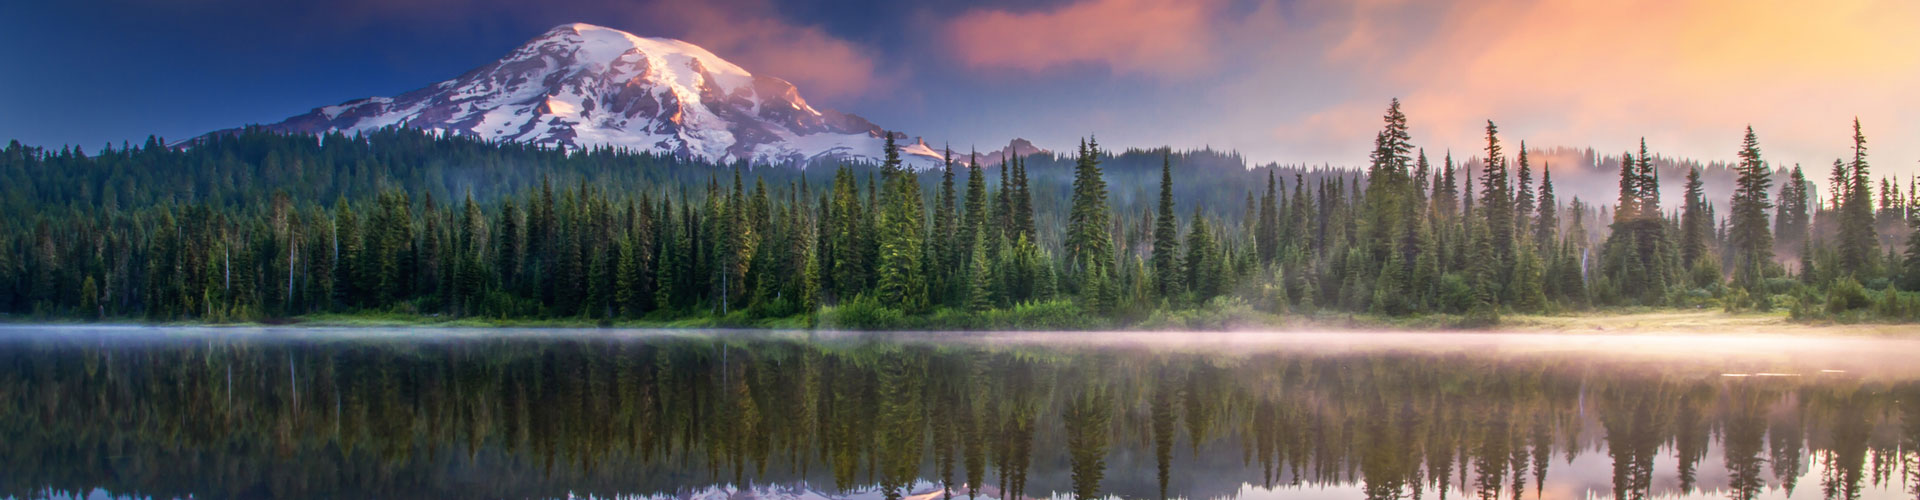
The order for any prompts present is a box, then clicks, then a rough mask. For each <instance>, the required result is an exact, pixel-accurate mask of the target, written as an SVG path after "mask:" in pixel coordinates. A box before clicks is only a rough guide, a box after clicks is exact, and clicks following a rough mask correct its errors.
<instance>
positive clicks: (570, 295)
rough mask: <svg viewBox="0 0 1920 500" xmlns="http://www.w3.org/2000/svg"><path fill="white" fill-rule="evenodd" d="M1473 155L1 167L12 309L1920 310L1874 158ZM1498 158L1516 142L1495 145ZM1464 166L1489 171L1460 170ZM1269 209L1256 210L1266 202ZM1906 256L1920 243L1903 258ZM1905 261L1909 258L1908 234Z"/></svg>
mask: <svg viewBox="0 0 1920 500" xmlns="http://www.w3.org/2000/svg"><path fill="white" fill-rule="evenodd" d="M1485 137H1486V143H1485V149H1484V150H1483V151H1479V152H1477V153H1476V155H1477V156H1478V157H1479V158H1482V159H1483V160H1480V161H1478V162H1468V161H1458V162H1456V161H1455V160H1454V158H1452V155H1451V154H1441V155H1437V157H1434V156H1430V154H1429V152H1426V151H1424V150H1422V149H1419V148H1418V147H1417V146H1416V143H1415V142H1414V137H1413V134H1412V132H1411V131H1410V130H1408V128H1407V126H1406V117H1405V115H1404V114H1402V113H1401V111H1400V107H1399V103H1398V101H1394V102H1393V103H1392V104H1391V105H1390V106H1389V108H1388V110H1387V112H1386V113H1385V115H1384V116H1383V128H1382V130H1381V132H1380V133H1379V134H1378V135H1377V136H1376V140H1375V147H1374V149H1373V153H1372V154H1371V155H1370V158H1369V159H1368V166H1367V168H1366V169H1365V170H1364V171H1347V170H1336V169H1309V168H1299V167H1280V166H1264V167H1259V168H1254V169H1247V168H1244V167H1242V166H1241V165H1242V163H1241V162H1239V159H1238V158H1237V157H1236V156H1232V155H1229V154H1223V153H1218V152H1213V151H1193V152H1181V153H1175V152H1172V151H1169V150H1165V149H1160V150H1130V151H1126V152H1122V153H1119V154H1117V155H1115V154H1112V153H1110V152H1108V151H1106V150H1103V149H1101V147H1100V146H1099V144H1098V143H1097V141H1093V140H1088V141H1085V142H1084V143H1083V144H1082V145H1081V146H1080V147H1079V148H1078V149H1077V151H1075V152H1074V153H1072V154H1068V155H1053V154H1042V155H1035V156H1030V157H1025V158H1008V159H1006V160H1005V161H1001V162H1000V163H999V164H998V165H996V166H982V167H978V168H974V167H971V166H972V165H980V164H981V163H980V162H978V161H975V160H976V159H977V158H970V157H969V155H968V154H967V153H953V154H951V156H952V161H950V162H949V163H948V164H947V165H946V167H945V168H943V169H935V170H932V171H927V172H913V171H908V170H905V169H902V168H901V167H900V164H899V162H898V156H897V154H898V153H897V149H895V148H894V146H893V145H892V144H891V143H889V144H888V160H887V161H886V162H884V163H883V164H880V165H864V164H860V165H815V166H813V167H811V168H808V169H793V168H776V167H765V166H752V165H746V164H731V165H714V164H707V163H700V162H689V161H686V160H681V159H676V158H673V157H668V156H656V155H651V154H645V153H632V152H626V151H616V150H610V149H598V150H585V151H571V152H569V151H561V150H554V149H546V148H540V147H536V146H530V145H523V144H511V143H489V142H482V141H477V140H473V139H469V138H461V137H448V136H439V135H434V134H430V133H426V132H420V131H413V130H405V129H388V130H382V131H379V132H374V133H371V134H367V135H362V136H344V135H339V134H330V135H326V136H313V135H279V134H272V133H266V132H262V131H258V130H249V131H241V132H237V133H234V134H224V135H216V136H210V137H208V138H206V139H204V140H201V141H197V142H195V143H193V144H192V145H191V146H189V147H184V148H175V147H168V146H166V145H165V144H164V143H163V142H161V141H159V140H158V139H153V140H149V141H148V142H147V143H146V144H144V145H140V146H122V147H119V148H113V147H108V148H105V149H104V150H102V151H101V152H100V153H98V154H94V155H87V154H84V153H82V152H80V151H79V150H78V149H74V148H62V149H60V150H57V151H54V150H44V149H39V148H33V147H27V146H22V145H20V144H18V143H17V142H15V143H12V144H9V145H8V147H7V148H6V149H5V150H4V152H3V153H0V208H4V209H5V211H6V212H7V213H8V214H9V215H8V216H7V217H6V218H5V219H4V220H0V313H4V314H5V315H6V317H10V318H28V319H47V318H80V319H143V320H151V321H208V322H229V321H274V320H280V319H283V318H298V317H303V316H311V315H328V314H349V315H365V314H390V315H403V316H414V317H438V318H471V319H489V320H566V321H591V322H622V321H642V322H675V321H694V322H696V323H705V324H716V323H717V324H732V325H762V326H815V325H824V326H833V327H851V328H879V327H930V328H987V327H1039V328H1100V327H1115V326H1138V327H1206V326H1227V325H1232V324H1250V323H1262V322H1271V321H1275V320H1279V319H1281V318H1284V317H1286V316H1287V315H1293V314H1314V313H1320V312H1327V311H1332V312H1348V313H1366V314H1372V315H1379V316H1388V317H1402V316H1432V315H1441V317H1447V318H1456V319H1457V320H1459V321H1460V322H1463V323H1471V324H1486V323H1491V322H1496V321H1498V320H1499V318H1500V317H1501V316H1502V315H1505V314H1534V313H1555V312H1563V311H1577V310H1587V309H1596V308H1599V309H1608V308H1621V307H1641V306H1647V307H1687V308H1693V307H1715V308H1725V309H1727V310H1734V311H1738V310H1773V309H1787V310H1790V311H1791V313H1792V314H1793V315H1794V316H1795V317H1797V318H1835V319H1840V320H1848V321H1854V320H1898V321H1912V320H1916V319H1920V293H1916V291H1917V290H1920V241H1917V240H1920V231H1911V230H1910V229H1909V228H1911V227H1913V226H1920V193H1916V191H1920V190H1916V189H1913V188H1912V187H1911V186H1909V189H1908V190H1907V193H1906V194H1904V195H1903V194H1902V193H1901V191H1900V186H1899V183H1897V182H1893V181H1891V180H1884V179H1883V180H1880V181H1879V182H1878V183H1877V185H1876V182H1875V180H1874V179H1873V177H1872V175H1871V169H1870V166H1869V155H1868V154H1867V153H1868V152H1867V147H1866V145H1867V141H1866V137H1865V135H1864V133H1863V132H1862V131H1861V130H1860V127H1859V125H1858V124H1857V123H1856V124H1854V129H1853V137H1854V144H1855V146H1854V147H1853V148H1852V149H1851V150H1849V151H1846V152H1844V153H1845V156H1844V157H1842V158H1840V159H1836V160H1835V162H1834V164H1833V170H1832V172H1831V175H1830V178H1829V179H1828V192H1830V193H1833V194H1831V195H1829V196H1826V197H1825V199H1816V198H1815V196H1814V191H1815V190H1814V187H1813V183H1812V182H1813V181H1812V180H1811V179H1809V178H1808V177H1807V175H1806V174H1805V173H1804V172H1802V171H1801V169H1800V168H1799V167H1798V166H1796V167H1795V168H1793V169H1792V170H1791V173H1790V175H1789V176H1788V177H1786V179H1787V180H1786V182H1782V183H1779V184H1778V185H1776V183H1775V182H1774V179H1775V177H1776V175H1775V172H1776V170H1777V169H1776V166H1775V165H1773V164H1771V163H1769V162H1768V161H1767V160H1766V159H1765V157H1764V156H1763V154H1762V150H1761V147H1760V143H1759V139H1758V137H1757V134H1755V133H1754V131H1753V130H1751V129H1749V130H1746V131H1745V132H1744V137H1743V141H1742V142H1741V146H1740V148H1739V149H1738V150H1737V152H1736V157H1737V158H1738V162H1737V164H1735V165H1734V166H1733V167H1732V168H1733V169H1734V173H1735V177H1736V179H1735V181H1734V182H1735V186H1734V190H1733V195H1732V196H1731V198H1730V199H1725V200H1709V199H1706V198H1705V196H1706V195H1705V194H1704V193H1705V190H1704V189H1703V186H1702V182H1701V181H1700V180H1699V177H1698V174H1699V172H1698V170H1695V171H1694V172H1692V175H1689V177H1688V180H1689V182H1688V183H1687V184H1686V185H1685V186H1686V188H1685V193H1684V196H1683V198H1682V199H1683V200H1684V201H1683V202H1682V203H1681V204H1680V206H1677V207H1672V206H1662V201H1661V200H1662V198H1661V196H1660V186H1661V184H1660V182H1659V179H1658V176H1659V172H1658V170H1657V169H1656V168H1654V166H1653V159H1654V158H1655V156H1656V153H1654V152H1653V151H1651V150H1650V149H1649V145H1648V144H1646V143H1645V142H1644V141H1642V142H1641V143H1640V144H1637V145H1635V148H1632V149H1628V150H1627V151H1626V152H1625V153H1623V154H1622V156H1621V157H1620V158H1621V159H1620V161H1619V162H1618V164H1619V166H1620V168H1619V177H1618V180H1619V196H1618V198H1617V199H1616V200H1587V201H1582V200H1579V199H1577V198H1569V197H1563V196H1557V195H1556V193H1555V191H1554V185H1553V180H1552V179H1553V177H1552V176H1553V170H1552V168H1551V166H1550V165H1547V164H1545V163H1540V164H1535V163H1534V162H1532V161H1530V159H1529V158H1528V150H1527V149H1526V147H1525V146H1524V144H1521V145H1520V146H1519V147H1513V146H1510V145H1509V141H1510V139H1507V138H1504V137H1502V136H1501V135H1500V133H1499V130H1498V128H1497V126H1496V125H1495V124H1494V123H1493V122H1491V121H1489V122H1488V123H1487V125H1486V129H1485ZM1510 147H1513V149H1514V151H1515V153H1513V154H1509V153H1508V148H1510ZM1473 167H1477V171H1476V170H1475V169H1474V168H1473ZM1249 187H1251V189H1249ZM1887 234H1910V235H1911V236H1907V237H1906V238H1905V239H1906V241H1904V242H1902V241H1888V240H1887V239H1886V238H1885V237H1884V235H1887ZM1902 243H1904V244H1902Z"/></svg>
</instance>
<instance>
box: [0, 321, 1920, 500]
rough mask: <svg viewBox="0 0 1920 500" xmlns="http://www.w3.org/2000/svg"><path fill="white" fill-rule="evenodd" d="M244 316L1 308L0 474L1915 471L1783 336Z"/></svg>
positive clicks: (965, 493)
mask: <svg viewBox="0 0 1920 500" xmlns="http://www.w3.org/2000/svg"><path fill="white" fill-rule="evenodd" d="M244 332H245V333H228V332H223V331H221V330H193V329H187V330H169V329H144V328H143V329H111V328H102V329H91V328H40V327H5V328H0V496H10V497H16V498H37V497H47V496H56V497H64V496H82V497H85V496H136V497H157V498H169V497H188V496H192V497H198V498H260V497H275V498H288V497H292V498H308V497H328V498H410V497H463V498H556V497H570V496H572V497H584V496H595V497H612V496H622V497H634V496H656V497H680V498H696V497H697V498H715V499H718V498H755V497H757V498H810V499H818V498H871V499H880V498H888V499H891V498H901V497H908V496H912V497H915V498H928V499H931V498H943V497H945V496H947V495H949V494H950V495H951V496H954V497H976V496H977V497H988V498H1009V497H1040V498H1045V497H1048V496H1060V497H1066V496H1072V497H1078V498H1092V497H1101V496H1117V497H1120V498H1148V499H1155V498H1207V499H1210V498H1355V497H1365V498H1441V499H1444V498H1486V499H1493V498H1503V499H1504V498H1516V499H1517V498H1547V499H1554V498H1558V499H1571V498H1590V497H1593V498H1599V497H1608V496H1611V497H1613V498H1622V499H1629V498H1630V499H1639V498H1650V497H1660V498H1675V497H1687V498H1734V499H1750V498H1784V497H1786V496H1788V495H1797V497H1796V498H1846V499H1852V498H1915V497H1916V496H1920V453H1917V452H1916V450H1920V377H1917V376H1915V375H1914V374H1913V373H1911V371H1910V370H1901V369H1892V370H1876V369H1862V368H1859V367H1852V366H1849V367H1848V368H1847V369H1845V370H1835V369H1834V368H1832V367H1834V366H1841V365H1834V364H1813V363H1809V362H1808V361H1807V360H1806V359H1804V358H1805V357H1810V356H1813V355H1814V353H1812V352H1808V353H1805V354H1806V356H1801V355H1800V354H1802V353H1798V352H1775V353H1773V354H1771V355H1751V354H1753V353H1748V354H1749V355H1743V356H1735V357H1714V358H1712V359H1704V358H1703V359H1697V360H1693V361H1688V360H1686V359H1685V358H1687V355H1686V353H1684V352H1683V353H1672V352H1668V353H1665V354H1667V355H1668V356H1666V357H1663V358H1657V359H1656V358H1649V357H1635V356H1620V355H1617V354H1618V353H1582V352H1579V351H1578V350H1561V351H1552V352H1539V351H1538V350H1527V351H1529V352H1524V353H1511V352H1510V353H1509V354H1505V355H1485V354H1483V353H1478V352H1477V351H1482V350H1488V349H1455V350H1440V351H1436V350H1431V349H1399V348H1392V347H1376V348H1365V349H1354V348H1350V347H1351V346H1346V347H1343V348H1339V349H1303V348H1294V347H1291V346H1287V345H1279V346H1278V347H1273V346H1269V347H1270V348H1264V349H1252V348H1242V347H1244V346H1242V347H1232V348H1226V349H1219V348H1206V347H1194V346H1184V347H1183V346H1178V345H1145V344H1142V343H1137V342H1092V343H1088V342H1063V341H1053V340H1049V339H1056V340H1057V339H1067V338H1088V337H1084V336H1082V337H1074V336H1073V334H1054V335H1051V336H1047V337H1044V338H1023V337H1021V336H1017V335H1013V336H1008V335H1002V336H998V337H996V336H990V335H989V336H979V335H967V336H946V337H942V336H940V335H923V336H909V335H894V336H864V335H856V336H845V337H812V336H810V335H808V334H792V335H758V334H753V335H743V334H731V333H729V334H724V335H721V334H713V335H682V334H673V335H651V334H641V335H606V334H601V333H598V332H595V331H583V332H572V333H550V332H549V333H544V334H531V335H518V334H515V335H506V334H485V333H479V334H475V333H460V334H452V333H447V334H441V333H435V332H427V333H413V334H407V335H377V334H369V335H353V334H342V335H332V334H311V333H302V332H301V331H277V330H276V331H264V332H262V331H251V330H249V331H244ZM1085 335H1095V334H1085ZM1125 335H1140V334H1125ZM1197 335H1204V334H1197ZM1123 336H1124V335H1123ZM1429 338H1434V337H1429ZM1596 338H1598V337H1588V338H1587V339H1586V340H1587V341H1594V339H1596ZM936 339H958V340H960V341H947V340H936ZM1602 340H1605V339H1602ZM1708 342H1709V343H1711V341H1708ZM1728 342H1732V341H1728ZM1843 342H1847V341H1845V340H1834V341H1833V342H1832V343H1829V344H1823V345H1841V344H1835V343H1843ZM1283 344H1284V343H1283ZM1236 345H1237V344H1236ZM1809 345H1813V344H1809ZM1913 346H1914V344H1912V343H1902V342H1892V343H1889V344H1885V345H1868V346H1864V347H1861V349H1862V351H1861V352H1860V353H1858V355H1859V357H1861V358H1873V357H1876V356H1878V357H1887V356H1893V357H1896V358H1899V357H1907V356H1909V355H1912V354H1920V352H1916V351H1913V350H1911V349H1912V348H1913ZM1889 349H1892V350H1894V352H1892V353H1889V352H1888V350H1889ZM1902 349H1906V350H1907V351H1906V352H1904V353H1902V352H1899V350H1902ZM1494 350H1497V349H1494ZM1508 350H1509V351H1514V350H1518V349H1508ZM1762 351H1764V349H1763V350H1762ZM1809 351H1811V348H1809ZM1676 354H1677V355H1676ZM1825 354H1829V355H1832V354H1836V353H1831V352H1830V353H1825ZM1837 354H1839V356H1838V357H1840V358H1845V357H1846V356H1845V353H1837ZM1823 369H1826V370H1829V371H1822V370H1823ZM943 490H944V491H945V492H943Z"/></svg>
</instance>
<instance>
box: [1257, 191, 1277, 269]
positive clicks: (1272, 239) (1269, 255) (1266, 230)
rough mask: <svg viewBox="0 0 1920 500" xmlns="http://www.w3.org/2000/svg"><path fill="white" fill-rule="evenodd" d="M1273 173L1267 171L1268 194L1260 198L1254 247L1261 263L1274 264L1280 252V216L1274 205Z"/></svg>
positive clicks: (1275, 201)
mask: <svg viewBox="0 0 1920 500" xmlns="http://www.w3.org/2000/svg"><path fill="white" fill-rule="evenodd" d="M1275 203H1277V200H1276V199H1275V195H1274V178H1273V171H1272V170H1268V171H1267V194H1266V195H1263V196H1261V197H1260V220H1259V222H1258V223H1257V224H1256V227H1255V230H1254V231H1255V232H1254V235H1253V236H1254V245H1255V247H1256V248H1257V249H1258V251H1259V252H1260V262H1261V263H1263V264H1265V263H1270V262H1273V260H1274V257H1275V256H1276V255H1278V254H1279V250H1280V214H1279V212H1278V211H1277V209H1276V207H1275V206H1274V204H1275Z"/></svg>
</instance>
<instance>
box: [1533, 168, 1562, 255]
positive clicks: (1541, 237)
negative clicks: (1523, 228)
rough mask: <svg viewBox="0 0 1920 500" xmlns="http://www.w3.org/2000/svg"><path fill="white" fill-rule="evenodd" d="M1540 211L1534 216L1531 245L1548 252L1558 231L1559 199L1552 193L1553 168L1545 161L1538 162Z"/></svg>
mask: <svg viewBox="0 0 1920 500" xmlns="http://www.w3.org/2000/svg"><path fill="white" fill-rule="evenodd" d="M1539 200H1540V213H1539V215H1538V216H1536V217H1535V221H1534V229H1533V247H1534V248H1536V249H1539V250H1540V251H1541V252H1549V251H1551V250H1552V249H1553V248H1554V246H1555V245H1554V242H1555V240H1556V238H1558V236H1557V234H1558V232H1559V231H1560V214H1559V210H1560V208H1559V207H1558V204H1559V203H1560V201H1559V200H1558V199H1556V198H1554V195H1553V168H1552V166H1551V165H1549V164H1547V163H1546V162H1541V163H1540V199H1539Z"/></svg>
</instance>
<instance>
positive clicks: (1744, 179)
mask: <svg viewBox="0 0 1920 500" xmlns="http://www.w3.org/2000/svg"><path fill="white" fill-rule="evenodd" d="M1735 169H1736V171H1737V173H1738V176H1739V177H1738V180H1736V181H1735V182H1734V192H1733V206H1732V210H1733V213H1732V220H1731V221H1730V223H1729V225H1730V226H1731V227H1730V230H1729V234H1728V239H1729V240H1730V243H1731V244H1732V247H1733V255H1732V257H1733V270H1734V273H1733V280H1734V282H1735V283H1739V284H1741V285H1742V286H1745V287H1747V288H1749V289H1752V288H1755V287H1757V286H1758V285H1759V284H1760V281H1761V280H1762V279H1765V278H1766V268H1767V266H1768V265H1769V264H1772V263H1773V233H1772V232H1770V231H1769V230H1768V228H1767V210H1770V209H1772V208H1773V203H1772V202H1771V201H1769V200H1768V199H1767V190H1768V189H1771V188H1772V187H1773V180H1772V172H1770V171H1768V168H1767V164H1766V162H1764V161H1762V160H1761V159H1760V140H1759V138H1757V137H1755V136H1754V134H1753V127H1751V126H1749V127H1747V135H1746V138H1745V139H1743V140H1742V141H1741V144H1740V164H1739V166H1737V167H1735Z"/></svg>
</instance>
